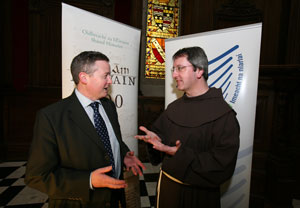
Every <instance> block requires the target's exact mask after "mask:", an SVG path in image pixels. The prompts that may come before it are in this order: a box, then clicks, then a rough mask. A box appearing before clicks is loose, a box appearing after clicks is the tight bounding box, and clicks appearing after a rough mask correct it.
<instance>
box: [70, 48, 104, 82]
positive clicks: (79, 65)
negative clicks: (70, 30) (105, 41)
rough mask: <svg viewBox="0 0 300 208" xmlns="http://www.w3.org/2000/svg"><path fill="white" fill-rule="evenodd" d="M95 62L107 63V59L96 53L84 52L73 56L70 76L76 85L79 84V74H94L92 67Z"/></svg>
mask: <svg viewBox="0 0 300 208" xmlns="http://www.w3.org/2000/svg"><path fill="white" fill-rule="evenodd" d="M96 61H107V62H109V59H108V57H107V56H106V55H104V54H103V53H101V52H98V51H84V52H81V53H80V54H78V55H77V56H75V58H74V59H73V61H72V63H71V74H72V77H73V81H74V82H75V84H76V85H77V84H78V83H79V73H80V72H85V73H87V74H93V73H94V72H95V68H94V67H93V66H94V64H95V62H96Z"/></svg>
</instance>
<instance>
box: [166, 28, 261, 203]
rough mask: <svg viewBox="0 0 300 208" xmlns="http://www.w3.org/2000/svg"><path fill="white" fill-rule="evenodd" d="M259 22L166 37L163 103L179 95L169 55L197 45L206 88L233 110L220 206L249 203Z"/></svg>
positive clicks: (259, 34) (259, 40) (258, 55)
mask: <svg viewBox="0 0 300 208" xmlns="http://www.w3.org/2000/svg"><path fill="white" fill-rule="evenodd" d="M261 30H262V24H261V23H258V24H252V25H246V26H240V27H234V28H228V29H222V30H216V31H211V32H204V33H199V34H193V35H188V36H181V37H178V38H173V39H168V40H166V42H165V44H166V79H165V105H166V106H167V105H168V104H169V103H171V102H172V101H173V100H175V99H177V98H178V97H180V96H182V92H179V91H178V90H177V89H176V87H175V86H176V83H175V81H174V80H173V79H172V74H171V68H172V66H173V62H172V56H173V54H174V53H175V52H176V51H177V50H179V49H181V48H185V47H192V46H199V47H201V48H203V49H204V51H205V52H206V54H207V57H208V60H209V70H208V71H209V79H208V84H209V86H210V87H216V88H221V89H222V92H223V96H224V98H225V100H226V102H227V103H228V104H229V105H230V106H232V108H233V109H234V110H235V111H236V112H237V118H238V120H239V123H240V127H241V134H240V150H239V154H238V161H237V165H236V169H235V172H234V175H233V177H232V179H231V180H229V181H228V182H226V183H225V184H223V186H222V192H223V196H222V200H221V202H222V208H238V207H243V208H246V207H248V206H249V196H250V178H251V163H252V149H253V136H254V123H255V112H256V97H257V84H258V69H259V57H260V42H261Z"/></svg>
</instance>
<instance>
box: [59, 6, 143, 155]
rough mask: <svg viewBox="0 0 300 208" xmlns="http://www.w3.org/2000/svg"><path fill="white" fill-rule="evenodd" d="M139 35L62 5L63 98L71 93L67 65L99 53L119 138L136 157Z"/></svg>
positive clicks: (91, 14)
mask: <svg viewBox="0 0 300 208" xmlns="http://www.w3.org/2000/svg"><path fill="white" fill-rule="evenodd" d="M140 35H141V31H140V30H138V29H136V28H133V27H130V26H127V25H125V24H122V23H119V22H116V21H113V20H111V19H108V18H105V17H102V16H99V15H96V14H93V13H90V12H87V11H84V10H82V9H78V8H76V7H73V6H69V5H67V4H64V3H62V90H63V92H62V95H63V97H67V96H69V95H70V94H71V93H72V92H73V90H74V82H73V81H72V75H71V72H70V65H71V62H72V60H73V58H74V57H75V56H76V55H78V54H79V53H80V52H82V51H99V52H102V53H104V54H105V55H106V56H108V58H109V59H110V66H111V76H112V87H111V92H110V95H111V98H112V100H113V101H114V102H115V104H116V107H117V111H118V114H119V121H120V125H121V131H122V137H123V140H124V141H125V143H126V144H127V145H128V147H129V148H130V150H134V151H135V153H136V154H138V152H137V151H138V148H137V141H136V140H135V139H134V136H135V135H136V134H137V100H138V99H137V94H138V63H139V48H140Z"/></svg>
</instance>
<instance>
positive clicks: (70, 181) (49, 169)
mask: <svg viewBox="0 0 300 208" xmlns="http://www.w3.org/2000/svg"><path fill="white" fill-rule="evenodd" d="M56 137H57V135H56V132H55V128H54V127H53V126H52V124H51V122H50V119H49V117H48V116H47V114H46V113H45V112H43V111H40V112H39V113H38V114H37V117H36V121H35V126H34V136H33V140H32V144H31V149H30V152H29V159H28V163H27V168H26V176H25V183H26V184H27V185H28V186H30V187H32V188H35V189H37V190H39V191H41V192H44V193H46V194H48V195H49V196H50V197H52V198H56V199H59V198H74V197H75V198H77V197H79V198H83V200H88V199H89V177H90V171H89V170H82V169H75V168H73V167H71V165H70V166H69V167H68V166H65V165H64V167H62V166H61V161H60V155H59V154H60V153H59V150H58V144H57V138H56ZM66 151H67V150H66Z"/></svg>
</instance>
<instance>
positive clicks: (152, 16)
mask: <svg viewBox="0 0 300 208" xmlns="http://www.w3.org/2000/svg"><path fill="white" fill-rule="evenodd" d="M178 1H179V0H148V11H147V12H148V13H147V27H146V30H147V31H146V40H147V42H146V63H145V64H146V69H145V77H146V78H153V79H164V78H165V39H167V38H173V37H177V36H178V23H179V3H178Z"/></svg>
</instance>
